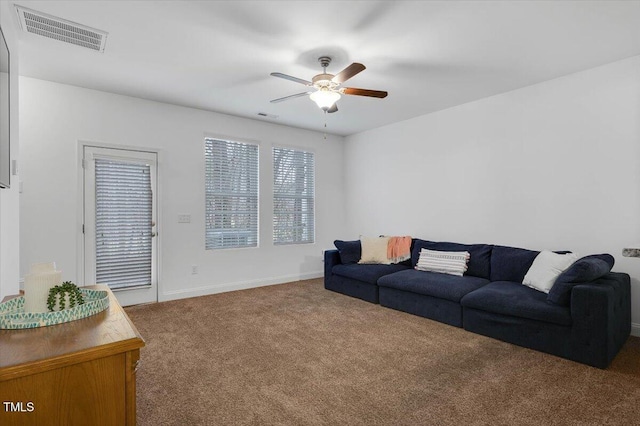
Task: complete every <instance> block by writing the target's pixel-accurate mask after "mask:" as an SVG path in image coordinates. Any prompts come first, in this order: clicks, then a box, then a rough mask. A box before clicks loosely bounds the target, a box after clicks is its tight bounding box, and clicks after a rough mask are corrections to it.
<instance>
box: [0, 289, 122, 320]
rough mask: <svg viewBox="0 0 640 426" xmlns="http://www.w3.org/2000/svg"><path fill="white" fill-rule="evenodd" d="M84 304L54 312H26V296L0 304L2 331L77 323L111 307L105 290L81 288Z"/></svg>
mask: <svg viewBox="0 0 640 426" xmlns="http://www.w3.org/2000/svg"><path fill="white" fill-rule="evenodd" d="M80 291H81V292H82V296H83V297H84V303H83V304H82V305H78V306H75V307H73V308H70V309H65V310H62V311H54V312H25V311H24V296H18V297H14V298H13V299H11V300H8V301H6V302H4V303H0V329H19V328H36V327H46V326H48V325H55V324H62V323H64V322H69V321H75V320H78V319H81V318H86V317H89V316H91V315H95V314H97V313H98V312H102V311H104V310H105V309H107V308H108V307H109V293H108V292H106V291H104V290H91V289H85V288H81V289H80Z"/></svg>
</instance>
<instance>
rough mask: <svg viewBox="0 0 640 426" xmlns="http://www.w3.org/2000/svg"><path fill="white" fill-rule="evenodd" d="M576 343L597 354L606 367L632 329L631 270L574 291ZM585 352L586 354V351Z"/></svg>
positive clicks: (602, 364) (600, 362)
mask: <svg viewBox="0 0 640 426" xmlns="http://www.w3.org/2000/svg"><path fill="white" fill-rule="evenodd" d="M571 317H572V320H573V333H572V338H573V339H575V341H574V342H573V345H572V346H573V347H574V348H576V349H577V350H579V348H584V350H585V351H586V352H589V353H590V354H591V355H590V356H592V357H593V356H594V354H595V353H597V355H596V358H597V359H595V360H593V359H592V360H591V362H589V363H590V364H591V365H596V366H598V367H600V368H606V367H607V366H608V365H609V363H610V362H611V360H613V357H614V356H615V355H616V353H617V352H618V351H619V350H620V348H621V347H622V345H623V344H624V343H625V342H626V341H627V338H628V337H629V334H630V333H631V283H630V277H629V275H628V274H622V273H616V272H610V273H608V274H607V275H605V276H604V277H602V278H599V279H598V280H596V281H594V282H591V283H585V284H579V285H576V286H575V287H574V288H573V290H572V291H571ZM586 352H585V354H586Z"/></svg>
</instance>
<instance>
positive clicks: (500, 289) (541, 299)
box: [460, 281, 571, 325]
mask: <svg viewBox="0 0 640 426" xmlns="http://www.w3.org/2000/svg"><path fill="white" fill-rule="evenodd" d="M460 303H461V304H462V306H464V307H465V308H471V309H478V310H481V311H485V312H492V313H495V314H501V315H510V316H514V317H519V318H528V319H532V320H536V321H545V322H550V323H554V324H559V325H571V312H570V310H569V307H566V306H558V305H552V304H550V303H547V295H546V294H545V293H542V292H540V291H538V290H534V289H532V288H529V287H526V286H523V285H522V284H521V283H519V282H513V281H496V282H492V283H490V284H487V285H485V286H484V287H482V288H480V289H478V290H476V291H473V292H471V293H469V294H467V295H466V296H464V297H463V298H462V300H461V302H460Z"/></svg>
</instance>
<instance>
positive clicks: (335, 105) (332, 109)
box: [327, 102, 338, 114]
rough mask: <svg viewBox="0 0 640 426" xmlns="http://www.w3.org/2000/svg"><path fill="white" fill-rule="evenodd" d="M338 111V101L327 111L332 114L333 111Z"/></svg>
mask: <svg viewBox="0 0 640 426" xmlns="http://www.w3.org/2000/svg"><path fill="white" fill-rule="evenodd" d="M336 111H338V103H337V102H336V103H335V104H333V106H332V107H331V108H329V109H328V110H327V112H328V113H329V114H331V113H333V112H336Z"/></svg>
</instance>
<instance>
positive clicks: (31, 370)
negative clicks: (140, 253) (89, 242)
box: [0, 286, 144, 426]
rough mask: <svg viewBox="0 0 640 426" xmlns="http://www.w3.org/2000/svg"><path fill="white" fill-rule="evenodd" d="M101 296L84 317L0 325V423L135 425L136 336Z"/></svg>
mask: <svg viewBox="0 0 640 426" xmlns="http://www.w3.org/2000/svg"><path fill="white" fill-rule="evenodd" d="M89 288H95V289H100V290H109V289H108V288H107V287H106V286H92V287H89ZM109 297H110V302H109V308H108V309H107V310H105V311H103V312H100V313H99V314H96V315H93V316H91V317H88V318H84V319H81V320H77V321H71V322H68V323H65V324H59V325H52V326H49V327H41V328H35V329H27V330H0V404H2V405H0V425H2V426H8V425H47V426H49V425H51V426H53V425H61V426H62V425H65V426H71V425H78V426H88V425H91V426H100V425H114V426H122V425H135V424H136V376H135V373H136V369H137V365H138V360H139V358H140V348H141V347H143V346H144V341H143V340H142V337H141V336H140V334H139V333H138V330H136V328H135V326H134V325H133V324H132V323H131V321H130V320H129V317H128V316H127V314H126V313H125V312H124V311H123V309H122V307H120V305H119V304H118V301H117V300H116V298H115V297H114V296H113V293H111V291H109Z"/></svg>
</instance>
